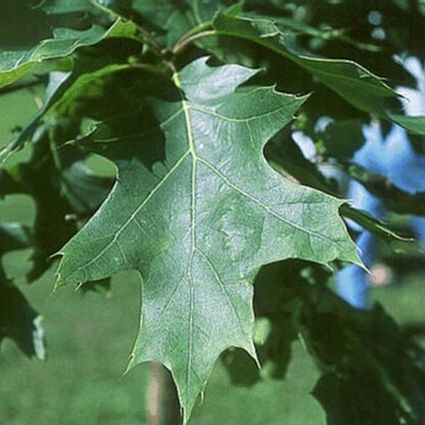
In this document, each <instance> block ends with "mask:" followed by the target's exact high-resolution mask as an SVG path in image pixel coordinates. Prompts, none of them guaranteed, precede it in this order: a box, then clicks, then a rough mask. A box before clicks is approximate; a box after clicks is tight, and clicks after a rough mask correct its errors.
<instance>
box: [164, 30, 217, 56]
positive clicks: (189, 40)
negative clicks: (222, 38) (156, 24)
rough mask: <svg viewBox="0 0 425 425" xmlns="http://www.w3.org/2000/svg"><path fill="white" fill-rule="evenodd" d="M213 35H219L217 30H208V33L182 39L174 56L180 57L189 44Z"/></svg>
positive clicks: (173, 51) (199, 33)
mask: <svg viewBox="0 0 425 425" xmlns="http://www.w3.org/2000/svg"><path fill="white" fill-rule="evenodd" d="M213 35H217V32H216V30H207V31H201V32H198V33H196V34H193V35H190V36H186V37H182V38H181V39H180V40H179V41H178V42H177V43H176V44H175V45H174V47H173V50H172V53H173V55H174V56H177V55H179V54H180V53H181V52H182V51H183V50H184V49H185V48H186V47H187V46H188V45H189V44H191V43H193V42H194V41H196V40H199V39H201V38H205V37H211V36H213Z"/></svg>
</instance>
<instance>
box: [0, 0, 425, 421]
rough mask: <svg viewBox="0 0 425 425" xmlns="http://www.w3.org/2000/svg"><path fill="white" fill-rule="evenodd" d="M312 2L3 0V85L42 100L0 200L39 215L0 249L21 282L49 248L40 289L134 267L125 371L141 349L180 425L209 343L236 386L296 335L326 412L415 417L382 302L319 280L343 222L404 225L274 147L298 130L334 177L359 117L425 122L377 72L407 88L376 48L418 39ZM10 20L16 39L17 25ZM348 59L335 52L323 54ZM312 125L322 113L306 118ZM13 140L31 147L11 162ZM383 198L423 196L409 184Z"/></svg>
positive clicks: (25, 335)
mask: <svg viewBox="0 0 425 425" xmlns="http://www.w3.org/2000/svg"><path fill="white" fill-rule="evenodd" d="M304 3H305V4H304ZM310 3H311V2H289V3H288V2H280V1H274V2H269V4H265V5H263V4H262V3H261V2H256V1H247V2H246V4H245V5H242V4H241V3H232V2H226V1H219V0H217V1H212V2H211V1H203V0H187V1H182V2H168V1H165V2H158V1H138V0H134V1H124V0H122V1H119V0H117V1H100V0H99V1H93V2H81V1H77V2H75V1H73V2H71V1H67V0H46V1H43V2H40V3H39V4H37V5H34V4H31V2H30V1H17V2H9V1H7V2H6V3H5V4H4V5H2V6H0V7H1V8H3V9H4V10H5V11H6V12H7V13H5V14H4V15H2V18H1V19H2V23H3V25H2V26H1V33H0V45H1V46H2V51H1V53H0V87H3V91H4V92H6V91H8V90H9V91H10V90H25V89H26V88H28V87H31V86H32V85H34V84H42V85H44V86H45V89H46V90H45V100H44V102H43V104H42V105H40V108H39V111H38V113H37V114H36V115H35V116H34V117H33V119H32V120H31V121H30V122H29V123H28V125H27V126H26V127H25V128H24V129H22V131H20V132H19V134H18V135H17V137H16V138H15V140H13V141H12V142H11V143H10V144H9V145H8V146H7V147H5V148H4V149H3V150H2V151H1V152H0V163H1V164H2V167H3V168H2V170H1V174H0V195H1V196H2V197H4V196H8V195H11V194H16V193H24V194H27V195H29V196H31V198H32V199H33V200H34V203H35V207H36V219H35V222H34V224H33V226H32V228H31V229H27V228H25V227H22V226H21V225H20V224H13V225H10V224H7V225H6V224H5V225H2V227H1V229H2V230H1V232H0V238H1V239H0V247H1V250H0V254H1V255H3V254H4V253H6V252H8V251H10V250H14V249H20V248H23V247H27V246H31V248H32V250H33V256H32V259H33V267H32V270H31V271H30V273H29V274H28V280H29V281H33V280H36V279H37V278H38V277H40V276H41V275H42V274H43V273H44V272H45V271H46V270H47V268H48V267H49V264H50V263H49V260H51V257H52V256H54V255H58V254H59V255H60V256H61V259H60V264H59V269H58V272H57V276H58V279H57V283H56V287H59V286H64V285H66V284H74V285H77V286H82V285H84V284H86V283H88V285H87V287H90V285H91V286H92V287H94V288H95V287H96V286H95V285H96V284H97V285H99V284H100V285H104V284H106V285H108V279H109V278H110V277H111V276H112V275H114V274H115V273H117V272H119V271H123V270H137V271H138V272H139V273H140V275H141V281H142V282H141V285H142V303H141V311H140V329H139V334H138V336H137V340H136V343H135V346H134V349H133V352H132V354H131V359H130V366H133V365H135V364H137V363H141V362H145V361H151V360H156V361H160V362H161V363H163V364H164V365H165V366H166V367H167V368H168V369H170V371H171V372H172V374H173V377H174V380H175V382H176V385H177V390H178V395H179V399H180V402H181V405H182V408H183V411H184V418H183V420H184V422H185V423H186V422H187V421H188V420H189V417H190V415H191V412H192V410H193V408H194V407H195V404H196V401H197V398H198V396H199V394H200V393H202V392H203V390H204V388H205V386H206V383H207V380H208V377H209V375H210V373H211V370H212V368H213V365H214V363H215V361H216V359H217V358H218V357H219V356H220V354H221V353H223V352H224V354H223V356H222V357H223V359H224V362H225V363H226V364H227V365H228V367H229V371H230V373H231V376H232V377H233V378H234V380H235V382H239V383H241V382H244V383H247V382H250V383H253V382H255V381H257V380H258V379H260V378H261V377H262V376H263V375H269V376H271V377H274V378H283V377H284V376H285V372H286V369H287V364H288V362H289V360H290V353H291V344H292V342H293V341H294V339H295V338H297V336H298V337H300V338H301V339H302V341H303V342H304V344H305V346H306V349H307V350H308V352H309V353H310V354H311V356H312V357H313V358H314V359H315V360H316V363H317V365H318V368H319V370H320V371H321V373H322V377H321V378H320V380H319V382H318V383H317V385H316V387H315V389H314V392H313V394H314V395H315V397H316V398H317V399H318V400H319V401H320V403H321V404H322V406H323V407H324V409H325V410H326V412H327V418H328V423H330V424H333V423H335V424H340V423H347V424H348V423H350V424H351V423H352V424H356V423H362V424H368V423H370V424H374V423H378V421H380V420H381V421H384V423H388V424H392V423H394V424H396V423H409V424H416V423H417V424H419V423H420V418H421V417H423V415H424V412H423V407H422V406H423V401H424V400H423V399H424V397H425V394H424V392H423V387H424V385H423V384H424V373H425V368H424V365H423V362H422V363H421V362H420V361H419V360H418V359H419V358H420V357H421V356H422V355H423V353H422V351H421V350H420V348H419V347H418V346H417V345H415V343H414V342H413V341H411V340H409V339H408V338H407V337H405V336H404V335H403V334H402V333H401V331H400V330H399V329H398V328H397V326H396V325H395V324H394V322H393V321H392V320H391V319H390V318H389V317H388V316H387V315H386V314H385V313H384V312H383V310H382V309H381V308H380V307H376V308H374V309H372V310H371V311H368V312H358V311H354V310H352V309H351V308H350V307H348V306H347V305H346V304H345V303H344V302H343V301H341V300H339V299H338V298H337V296H336V295H335V294H333V292H332V291H331V290H330V289H328V288H327V287H326V284H327V282H328V280H329V278H330V274H329V270H332V269H336V268H338V267H340V266H341V265H343V264H345V263H347V262H351V263H356V264H359V265H360V261H359V260H358V257H357V254H356V252H355V246H354V244H353V242H352V240H351V238H350V236H349V234H348V232H347V230H346V228H345V226H344V222H343V219H342V216H341V214H342V215H344V216H346V217H349V218H351V219H353V220H355V221H357V222H358V223H359V224H361V225H362V226H363V227H365V228H367V229H368V230H369V231H372V232H375V233H376V234H377V235H379V236H381V237H383V238H384V239H387V240H388V239H389V240H394V239H395V240H400V239H401V240H402V241H403V238H401V237H400V236H399V235H397V234H396V233H395V232H393V231H392V230H391V229H389V228H387V227H386V226H385V225H383V224H382V223H379V222H378V221H377V220H374V219H373V218H372V217H369V216H367V215H365V214H364V213H362V212H360V211H356V210H355V209H353V208H350V207H348V206H347V205H346V204H344V201H342V200H341V199H338V198H341V188H339V187H338V185H336V184H335V183H334V182H332V181H331V180H330V179H328V178H326V177H325V176H324V175H323V174H322V173H321V171H320V169H319V167H318V166H317V164H316V163H314V162H311V161H308V160H307V159H306V158H304V156H303V154H302V153H301V151H300V150H299V149H298V148H297V147H296V145H295V144H294V143H293V141H292V133H293V132H294V131H295V130H297V129H298V130H302V131H304V132H305V133H306V134H308V135H309V136H310V137H311V138H312V139H313V140H314V141H315V142H316V144H317V147H318V149H319V151H320V152H321V153H322V154H323V156H324V157H325V158H332V159H333V160H334V161H339V163H340V164H341V167H342V168H344V167H346V164H345V161H346V159H347V158H348V157H350V156H351V154H352V153H353V152H355V150H356V149H358V147H359V146H361V144H362V142H363V140H362V136H361V126H362V125H363V124H364V123H366V122H367V121H368V120H369V118H370V114H372V115H373V116H374V117H375V119H383V120H387V121H390V122H394V123H398V124H399V125H402V126H404V127H405V128H407V129H408V130H410V131H411V132H412V133H415V134H424V131H423V130H424V117H415V118H412V117H406V116H404V115H403V113H402V111H401V108H400V103H399V98H398V95H397V93H396V92H395V91H394V90H393V89H392V88H391V87H390V86H389V85H388V84H387V83H386V82H385V83H384V81H383V79H382V78H381V77H378V76H377V75H376V73H377V72H378V71H379V72H381V71H382V69H374V63H375V62H376V63H378V62H379V61H383V62H385V63H390V64H391V66H390V65H389V66H388V69H389V71H390V77H391V78H392V79H393V81H395V82H402V81H403V82H404V81H406V78H405V77H404V76H405V71H404V70H403V69H402V68H401V67H400V66H398V65H397V64H395V62H393V61H392V59H391V55H390V53H389V52H391V53H392V54H401V53H412V54H414V53H416V52H415V51H414V49H412V50H411V51H409V48H410V45H409V44H408V41H410V40H411V37H410V36H409V34H405V33H403V31H400V34H398V32H397V28H396V27H394V25H393V24H392V23H391V22H388V37H387V39H385V40H384V41H382V40H381V41H379V40H374V39H373V37H372V38H371V37H370V35H369V36H367V37H366V38H365V37H364V31H365V28H363V27H362V26H364V25H366V26H368V25H369V24H370V25H372V26H373V25H374V24H373V20H372V23H370V21H371V19H370V13H371V11H373V10H374V9H371V7H370V6H367V5H366V3H364V2H358V3H359V4H358V9H359V13H363V14H364V16H363V18H364V20H365V21H366V22H369V24H365V23H364V22H363V21H360V22H362V24H361V25H360V26H361V27H362V28H357V27H356V28H355V29H353V30H352V31H351V33H350V31H349V30H348V25H347V29H346V28H345V27H344V25H346V22H345V17H346V15H345V14H342V13H340V12H341V5H347V3H350V2H345V1H340V2H335V1H332V2H331V1H329V2H328V1H324V2H313V3H317V4H318V3H323V5H319V6H318V5H317V4H314V5H313V4H310ZM363 3H364V4H363ZM381 6H382V5H381V4H380V3H379V2H377V5H376V7H377V8H378V9H382V11H381V12H380V13H381V15H380V16H381V18H382V19H384V20H385V22H387V19H388V16H391V14H390V15H387V13H386V12H387V9H386V7H381ZM394 8H395V9H397V11H398V13H399V14H401V15H402V16H403V17H407V16H411V15H412V14H414V13H417V14H419V15H418V16H416V15H415V19H414V21H413V22H414V25H416V27H417V28H425V26H424V23H425V22H424V21H425V17H424V16H423V14H421V10H418V9H417V8H416V5H413V3H412V4H410V3H409V2H406V3H404V2H394V4H392V3H391V6H388V9H394ZM391 13H394V11H393V12H391ZM24 14H25V16H28V22H31V28H32V30H31V31H29V30H28V28H24V29H23V31H18V28H19V23H20V21H21V19H22V16H23V15H24ZM368 18H369V19H368ZM406 19H407V18H406ZM3 21H4V22H3ZM350 25H351V24H350ZM367 30H368V33H371V32H373V31H372V30H373V28H369V27H368V28H367ZM362 31H363V32H362ZM346 51H347V52H348V53H347V54H349V56H348V57H351V58H352V59H349V60H347V59H341V57H342V56H343V57H347V54H343V55H341V52H346ZM206 55H211V56H206ZM336 56H339V57H336ZM373 58H378V59H377V60H376V61H375V62H374V60H373ZM362 59H364V64H366V65H368V66H370V67H371V70H370V71H369V70H368V69H366V68H365V67H364V66H363V63H361V64H359V63H357V62H362ZM47 80H48V81H49V83H48V84H46V82H47ZM300 93H301V95H300ZM306 94H310V96H306ZM323 116H326V117H328V118H330V119H331V120H333V123H332V125H331V126H328V127H327V128H326V129H325V130H323V131H322V130H318V129H317V125H316V124H317V122H318V120H319V118H321V117H323ZM347 133H350V137H349V138H346V134H347ZM343 139H344V140H343ZM26 142H29V143H28V146H26V147H25V148H26V149H28V150H30V151H31V154H30V156H29V158H27V159H26V160H25V161H19V160H16V161H15V162H14V161H13V154H14V153H15V152H16V151H17V150H19V149H22V148H23V147H24V145H25V143H26ZM266 144H267V146H266ZM93 154H97V155H101V156H103V157H105V158H107V159H108V160H109V161H111V162H113V163H114V165H115V166H116V169H117V175H116V178H115V184H114V185H113V187H112V188H111V182H110V179H109V178H107V177H101V176H98V175H96V174H95V173H94V172H93V170H91V169H90V167H89V165H88V164H89V161H90V159H92V158H93ZM346 168H348V170H349V171H350V172H351V173H352V174H354V173H357V174H356V175H355V177H356V178H357V179H358V180H359V181H361V182H362V183H363V184H365V186H366V187H368V188H372V189H371V190H373V191H375V192H376V193H377V194H378V195H379V196H382V197H384V198H385V199H387V198H389V199H390V200H391V198H392V196H393V195H392V194H393V193H394V188H392V187H391V186H390V185H388V184H385V182H383V183H382V182H381V180H379V177H380V176H373V175H369V174H366V173H362V172H361V170H360V171H359V170H358V169H353V168H350V167H346ZM380 184H383V185H384V186H385V188H386V189H387V190H386V191H383V190H381V186H380ZM391 190H393V192H391ZM397 193H398V192H397ZM398 196H403V198H402V200H403V205H405V206H406V205H407V206H409V205H410V206H411V205H419V204H420V205H422V204H421V196H422V194H419V195H417V196H416V198H415V197H412V196H410V195H409V194H405V193H401V194H400V193H398ZM393 204H394V205H398V203H397V202H395V203H394V202H393ZM393 204H391V202H390V201H387V205H388V207H389V208H391V209H393V210H395V211H399V212H400V210H399V209H397V208H398V207H395V206H394V205H393ZM412 208H413V207H412ZM418 208H420V207H418ZM411 211H412V209H411V208H410V207H409V208H408V207H405V209H404V210H402V211H401V212H411ZM417 211H418V210H416V209H415V210H414V212H417ZM420 212H421V210H420ZM290 259H297V260H296V261H283V260H290ZM282 261H283V262H282ZM307 262H309V263H307ZM271 263H275V264H273V265H270V264H271ZM254 281H256V283H255V285H254ZM93 282H94V283H93ZM83 287H84V286H83ZM0 291H1V298H0V302H1V303H2V304H1V307H2V309H1V311H0V338H3V337H5V336H8V337H12V338H14V339H16V341H17V342H18V344H19V345H20V346H21V347H22V349H23V351H24V352H26V353H27V354H37V355H38V356H39V357H44V356H45V353H44V346H43V338H42V330H41V328H40V324H39V319H38V317H37V314H36V313H35V312H34V311H33V310H32V308H31V307H30V306H29V305H28V304H27V303H26V301H25V300H24V298H23V296H22V295H21V294H20V293H19V292H18V290H17V288H16V287H15V286H13V283H12V282H11V280H10V279H7V278H6V276H5V275H4V273H3V272H1V273H0ZM20 312H21V313H20ZM231 347H240V348H243V349H244V350H246V351H247V352H248V353H249V354H250V355H251V356H252V357H253V358H254V359H256V360H257V362H258V364H262V365H264V367H263V369H262V371H261V372H258V371H255V370H254V371H253V370H252V369H251V370H250V371H248V369H249V368H250V367H249V366H246V368H245V367H241V365H243V364H244V363H242V360H241V361H240V363H238V364H236V361H237V359H238V358H239V356H234V355H230V357H231V361H229V353H230V351H227V352H226V350H227V349H229V348H231ZM388 347H391V349H388ZM251 367H252V365H251ZM247 368H248V369H247ZM241 371H242V374H241ZM246 373H249V375H246V376H244V374H246ZM247 376H249V377H250V378H249V379H246V378H247ZM364 388H366V389H367V391H366V390H364ZM348 399H349V400H352V402H351V401H347V400H348ZM375 404H379V405H383V406H385V409H384V410H382V411H375V410H373V407H374V405H375ZM353 412H354V413H353ZM356 415H357V416H356Z"/></svg>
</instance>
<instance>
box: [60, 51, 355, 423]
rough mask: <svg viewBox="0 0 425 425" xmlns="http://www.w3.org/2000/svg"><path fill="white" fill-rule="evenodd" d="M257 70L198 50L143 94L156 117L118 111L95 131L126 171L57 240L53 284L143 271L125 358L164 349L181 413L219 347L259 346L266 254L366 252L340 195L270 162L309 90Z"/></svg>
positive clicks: (159, 354)
mask: <svg viewBox="0 0 425 425" xmlns="http://www.w3.org/2000/svg"><path fill="white" fill-rule="evenodd" d="M255 73H256V71H253V70H250V69H248V68H244V67H241V66H237V65H226V66H221V67H210V66H209V65H208V64H207V62H206V59H205V58H201V59H199V60H197V61H195V62H193V63H191V64H190V65H188V66H186V67H185V68H184V69H183V70H182V71H181V72H178V73H175V75H174V82H175V85H176V86H177V88H176V87H171V86H170V88H169V89H167V92H166V93H164V92H162V93H159V92H158V94H157V96H155V94H153V95H152V97H151V98H148V99H145V102H146V105H147V106H146V109H145V110H144V111H142V113H140V114H139V115H138V116H137V117H133V119H137V120H138V122H139V121H140V120H144V119H145V120H147V118H146V117H148V116H149V115H152V116H153V117H154V120H155V121H156V124H155V125H152V122H151V123H150V126H149V125H148V126H147V128H145V129H144V131H143V132H139V133H131V132H130V133H129V134H128V133H127V134H126V135H125V134H122V131H123V130H122V129H123V128H125V127H123V126H122V124H123V122H122V117H121V118H120V120H121V121H120V123H121V125H120V126H118V127H117V126H116V125H112V124H111V125H108V123H105V124H104V125H103V126H100V127H99V128H98V130H97V132H95V133H94V134H92V135H91V140H92V144H93V145H95V146H97V150H98V151H99V152H102V154H103V155H105V156H107V157H108V158H110V159H111V160H112V161H114V162H115V163H116V165H117V167H118V170H119V171H118V172H119V174H118V179H117V182H116V184H115V187H114V189H113V190H112V192H111V193H110V195H109V196H108V199H107V201H106V202H105V203H104V204H103V206H102V207H101V208H100V210H99V211H98V212H97V214H96V215H95V216H94V217H93V218H92V219H91V220H90V221H89V223H88V224H87V225H86V226H85V227H84V228H83V229H82V230H81V231H80V232H79V233H78V234H77V235H76V236H75V237H74V238H73V239H72V240H71V241H70V242H69V243H67V244H66V245H65V247H64V248H63V250H62V254H63V258H62V260H61V263H60V267H59V271H58V285H63V284H70V283H80V282H85V281H87V280H97V279H101V278H104V277H107V276H110V275H111V274H113V273H116V272H118V271H120V270H126V269H137V270H139V271H140V273H141V275H142V277H143V291H142V292H143V295H142V308H141V323H140V333H139V335H138V338H137V341H136V344H135V347H134V350H133V353H132V356H131V362H130V364H131V365H135V364H137V363H140V362H144V361H149V360H156V361H160V362H161V363H163V364H164V365H166V366H167V367H168V368H169V369H170V370H171V371H172V373H173V376H174V379H175V381H176V384H177V388H178V393H179V397H180V401H181V403H182V406H183V408H184V417H185V421H187V419H188V417H189V415H190V412H191V411H192V409H193V407H194V405H195V402H196V399H197V396H198V394H199V393H200V392H201V391H202V390H203V389H204V387H205V385H206V381H207V379H208V376H209V374H210V372H211V370H212V367H213V365H214V362H215V360H216V358H217V357H218V355H219V354H220V353H221V352H222V351H223V350H224V349H226V348H228V347H230V346H237V347H241V348H243V349H245V350H246V351H247V352H249V353H250V354H251V355H252V356H253V357H255V356H256V354H255V350H254V345H253V341H252V327H253V311H252V292H253V288H252V282H253V279H254V277H255V275H256V273H257V271H258V270H259V268H260V267H261V266H262V265H263V264H266V263H270V262H273V261H277V260H281V259H284V258H291V257H300V258H304V259H309V260H313V261H317V262H319V263H323V264H328V263H331V262H332V261H334V260H335V259H341V260H344V261H351V262H358V259H357V256H356V253H355V249H354V245H353V243H352V241H351V240H350V238H349V237H348V234H347V232H346V229H345V227H344V225H343V222H342V220H341V219H340V217H339V215H338V209H339V207H340V205H341V201H340V200H337V199H335V198H333V197H331V196H328V195H325V194H323V193H320V192H318V191H315V190H313V189H309V188H305V187H302V186H298V185H295V184H293V183H290V182H288V181H286V180H284V179H283V178H282V177H281V176H280V175H279V174H277V173H276V172H275V171H274V170H273V169H272V168H271V167H270V166H269V165H268V164H267V162H266V161H265V159H264V156H263V154H262V150H263V148H264V145H265V143H266V142H267V141H268V140H269V139H270V137H271V136H273V134H274V133H276V132H277V131H278V130H279V129H280V128H282V127H283V126H284V125H286V124H287V123H288V122H289V121H290V120H291V119H292V117H293V114H294V113H295V112H296V111H297V109H298V108H299V107H300V106H301V104H302V103H303V102H304V100H305V98H298V97H295V96H291V95H286V94H282V93H278V92H276V91H274V90H273V89H272V88H270V87H263V88H259V87H246V88H240V89H237V87H238V86H239V85H240V84H242V83H244V82H245V81H247V80H248V79H249V78H250V77H252V76H253V75H254V74H255ZM162 85H163V86H165V85H166V83H163V84H162ZM180 90H181V91H183V93H181V92H180ZM154 93H155V92H154ZM183 96H184V97H183ZM142 122H143V121H142ZM133 126H134V124H133ZM128 127H130V126H128ZM117 128H118V129H119V131H121V136H118V137H117V134H116V133H115V132H114V129H117ZM130 130H131V127H130ZM117 140H119V143H114V141H117Z"/></svg>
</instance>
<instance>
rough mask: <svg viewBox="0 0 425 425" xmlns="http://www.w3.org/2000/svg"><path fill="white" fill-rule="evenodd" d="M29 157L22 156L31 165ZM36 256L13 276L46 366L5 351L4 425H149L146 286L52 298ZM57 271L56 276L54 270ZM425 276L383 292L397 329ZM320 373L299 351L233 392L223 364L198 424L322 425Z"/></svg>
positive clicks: (14, 204) (130, 279) (412, 310)
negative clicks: (37, 316) (134, 359)
mask: <svg viewBox="0 0 425 425" xmlns="http://www.w3.org/2000/svg"><path fill="white" fill-rule="evenodd" d="M35 107H36V106H35V103H34V100H33V94H31V93H29V92H23V93H20V94H14V95H8V96H3V97H1V98H0V110H2V111H3V112H2V113H1V114H0V137H1V142H2V143H4V142H6V141H7V140H8V139H10V137H11V134H10V128H12V127H13V126H14V125H16V124H17V123H25V122H27V121H28V119H29V117H30V116H31V114H32V113H33V112H34V111H35ZM25 155H26V153H25V152H23V153H20V154H18V156H19V157H21V158H23V157H25ZM33 217H34V208H33V205H32V202H31V200H30V199H28V198H27V197H25V196H11V197H8V198H6V199H5V200H3V201H0V221H20V222H23V223H27V224H31V222H32V220H33ZM29 255H30V253H29V252H28V251H23V252H19V253H11V254H8V255H7V256H6V257H5V259H4V264H5V267H6V271H7V273H8V275H10V276H14V277H16V279H17V282H18V284H19V287H20V288H21V289H22V291H23V292H24V293H25V294H26V295H27V297H28V298H29V299H30V300H31V303H32V304H33V306H34V307H35V308H36V309H37V310H38V311H40V312H42V315H43V317H44V326H45V329H46V333H47V337H48V351H49V359H48V361H47V362H44V363H43V362H38V361H36V360H30V359H27V358H25V357H23V356H22V355H21V353H20V352H19V351H18V349H17V348H16V347H15V345H14V344H13V343H12V342H11V341H5V342H4V343H3V344H2V345H1V347H0V349H1V350H0V351H1V353H0V424H1V425H45V424H50V425H92V424H93V425H95V424H96V425H97V424H102V425H141V424H144V423H145V414H146V409H147V406H146V403H145V399H146V389H147V385H148V382H149V368H148V367H147V366H145V365H142V366H138V367H136V368H135V369H133V370H132V371H131V372H130V373H129V374H127V375H125V376H123V371H124V368H125V366H126V362H127V358H128V354H129V352H130V349H131V345H132V343H133V340H134V338H135V335H136V332H137V324H138V308H139V284H138V281H137V279H138V277H137V275H136V274H135V273H123V274H120V275H118V276H116V277H115V278H114V280H113V294H112V296H111V297H105V296H104V295H99V294H94V293H88V294H86V295H85V296H82V295H81V294H80V293H76V292H74V291H73V290H72V289H62V290H60V291H59V292H58V293H56V294H54V295H52V294H51V290H52V285H53V281H54V275H53V271H51V272H49V273H47V274H46V276H44V277H43V278H42V279H41V280H40V281H38V282H36V283H35V284H33V285H31V286H28V285H26V284H25V283H24V281H23V277H24V275H25V272H26V271H27V270H28V267H29ZM53 269H54V267H53ZM423 280H424V277H423V275H421V274H419V275H415V276H411V277H410V278H409V279H408V281H407V282H405V284H404V285H403V286H402V288H401V289H400V288H395V287H388V288H385V289H380V290H379V291H375V292H374V294H373V297H375V298H377V299H379V300H380V301H381V302H383V304H384V305H385V306H386V307H387V308H388V309H389V311H390V312H392V313H393V314H394V315H395V317H396V318H397V320H398V321H400V322H406V321H408V322H410V321H416V322H417V321H419V320H422V321H423V320H424V319H425V317H424V309H423V305H424V301H425V282H423ZM317 376H318V374H317V371H316V369H315V367H314V365H313V364H312V362H311V360H310V358H309V357H308V355H307V354H306V352H305V351H304V349H303V347H302V346H301V345H300V344H295V346H294V351H293V361H292V363H291V366H290V368H289V371H288V374H287V379H286V380H285V381H283V382H277V381H265V382H261V383H259V384H257V385H255V386H254V387H252V388H241V387H234V386H232V384H231V383H230V380H229V377H228V375H227V374H226V371H225V370H224V368H223V366H222V365H221V364H220V362H218V363H217V365H216V367H215V369H214V372H213V374H212V377H211V379H210V381H209V383H208V386H207V390H206V393H205V398H204V401H203V402H202V406H201V407H200V408H198V409H196V411H195V414H194V416H193V419H192V420H191V424H192V425H216V424H220V425H239V424H245V425H263V424H266V425H277V424H285V425H321V424H324V423H325V420H324V414H323V412H322V410H321V408H320V406H319V405H318V403H317V402H316V401H315V400H314V399H313V397H311V396H310V395H309V392H310V391H311V389H312V387H313V386H314V383H315V381H316V379H317Z"/></svg>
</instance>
